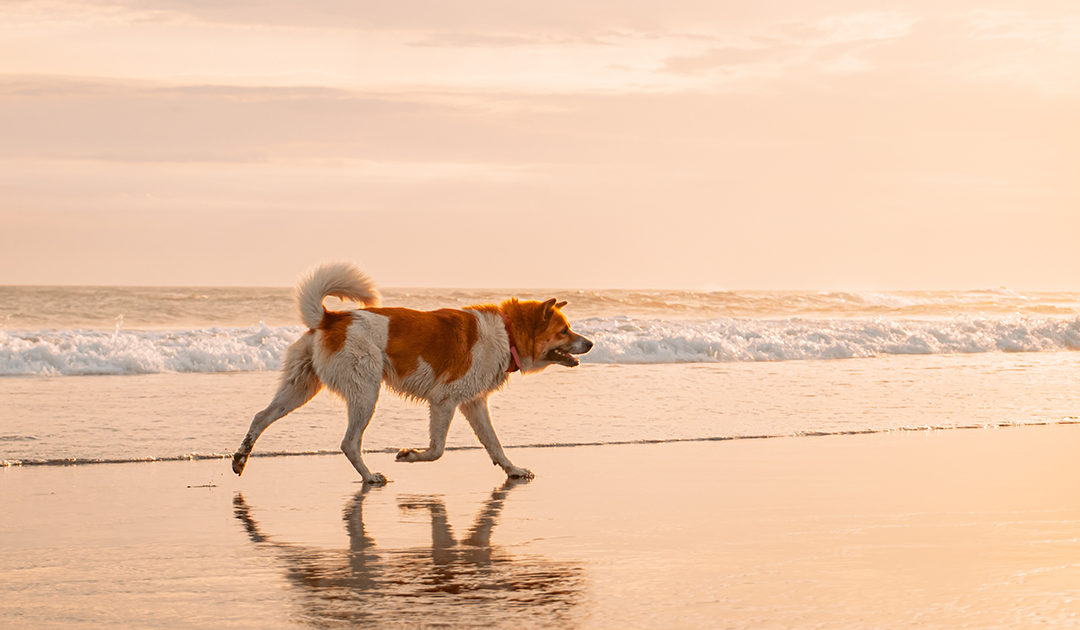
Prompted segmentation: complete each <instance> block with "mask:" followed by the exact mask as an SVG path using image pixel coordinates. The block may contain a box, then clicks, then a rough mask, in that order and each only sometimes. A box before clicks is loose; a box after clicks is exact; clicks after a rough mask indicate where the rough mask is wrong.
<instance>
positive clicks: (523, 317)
mask: <svg viewBox="0 0 1080 630" xmlns="http://www.w3.org/2000/svg"><path fill="white" fill-rule="evenodd" d="M469 308H476V307H469ZM499 310H501V311H502V312H503V313H505V314H506V316H507V318H509V320H510V324H511V327H512V328H513V330H514V345H516V346H517V349H518V352H520V353H522V354H527V355H528V356H529V357H530V358H531V359H532V360H533V361H535V360H537V359H538V358H539V357H540V356H541V355H542V354H543V353H544V352H546V351H547V350H548V349H549V348H551V347H553V346H556V345H559V344H560V343H562V342H563V341H565V339H564V338H561V337H562V335H561V333H562V331H563V329H565V328H566V327H567V321H566V316H565V315H563V314H562V312H561V311H560V310H559V309H558V308H555V309H553V310H550V311H549V308H548V303H547V302H537V301H535V300H526V301H521V300H518V299H516V298H511V299H509V300H506V301H504V302H503V303H502V304H501V305H499ZM548 313H550V318H549V317H548Z"/></svg>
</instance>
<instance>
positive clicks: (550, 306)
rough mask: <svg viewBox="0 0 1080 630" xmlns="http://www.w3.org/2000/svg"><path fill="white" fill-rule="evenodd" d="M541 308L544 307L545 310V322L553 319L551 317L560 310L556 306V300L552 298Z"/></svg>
mask: <svg viewBox="0 0 1080 630" xmlns="http://www.w3.org/2000/svg"><path fill="white" fill-rule="evenodd" d="M541 306H543V307H544V310H543V311H542V312H543V313H544V317H543V319H544V321H545V322H546V321H547V320H549V319H551V315H552V314H553V313H554V312H555V309H556V308H558V307H557V306H556V305H555V298H551V299H550V300H548V301H547V302H544V303H543V304H542V305H541Z"/></svg>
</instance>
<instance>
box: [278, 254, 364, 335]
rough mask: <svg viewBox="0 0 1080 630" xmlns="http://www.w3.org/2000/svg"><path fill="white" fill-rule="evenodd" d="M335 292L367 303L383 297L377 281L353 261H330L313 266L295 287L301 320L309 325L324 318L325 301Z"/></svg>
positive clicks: (310, 326)
mask: <svg viewBox="0 0 1080 630" xmlns="http://www.w3.org/2000/svg"><path fill="white" fill-rule="evenodd" d="M329 295H332V296H334V297H339V298H342V299H345V300H353V301H355V302H359V303H360V304H362V305H364V306H378V305H379V302H380V300H381V298H380V296H379V291H378V289H376V288H375V282H373V281H372V280H371V278H369V277H368V276H367V274H365V273H364V272H363V271H360V269H359V268H358V267H357V266H356V265H354V264H352V263H345V262H341V263H329V264H326V265H320V266H318V267H316V268H315V269H313V270H312V271H311V272H310V273H309V274H308V275H307V276H306V277H305V278H304V279H303V280H301V281H300V286H299V287H298V288H297V290H296V303H297V304H298V305H299V306H300V319H301V320H302V321H303V322H304V325H305V326H307V327H308V328H312V329H314V328H316V327H318V325H319V322H320V321H322V316H323V313H324V312H325V310H324V308H323V300H325V299H326V297H327V296H329Z"/></svg>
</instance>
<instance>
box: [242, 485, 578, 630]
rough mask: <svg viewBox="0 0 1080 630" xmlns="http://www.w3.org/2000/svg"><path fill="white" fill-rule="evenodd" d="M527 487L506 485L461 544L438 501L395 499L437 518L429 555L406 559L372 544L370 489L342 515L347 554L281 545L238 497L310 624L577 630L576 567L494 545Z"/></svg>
mask: <svg viewBox="0 0 1080 630" xmlns="http://www.w3.org/2000/svg"><path fill="white" fill-rule="evenodd" d="M522 483H525V482H521V481H514V480H507V482H506V483H505V484H503V485H502V486H501V487H499V488H496V489H495V490H494V491H492V493H491V496H490V497H489V498H488V499H487V500H486V501H485V502H484V505H483V506H482V507H481V509H480V511H479V512H478V513H477V515H476V517H475V519H474V522H473V525H472V527H471V528H470V529H469V531H468V534H467V535H466V536H465V538H463V539H461V540H458V539H456V538H455V537H454V535H453V530H452V529H451V526H450V522H449V519H448V518H447V512H446V505H445V503H444V502H443V500H442V499H441V498H440V497H437V496H424V497H410V498H399V499H398V506H399V508H401V509H403V510H407V511H411V510H421V511H426V512H427V513H428V514H429V515H430V518H431V546H430V547H419V548H409V549H382V548H380V547H378V546H377V545H376V544H375V541H374V539H373V538H372V537H371V536H369V535H368V532H367V531H366V529H365V526H364V510H363V508H364V501H365V500H370V499H368V497H369V491H370V490H371V487H370V486H366V485H365V487H364V489H363V490H361V491H359V492H357V493H356V494H355V495H354V496H353V497H352V499H351V500H350V501H349V502H348V503H347V504H346V506H345V513H344V520H345V528H346V530H347V531H348V534H349V548H348V549H347V550H338V551H334V550H326V549H322V548H316V547H308V546H303V545H297V544H292V543H285V542H278V541H277V540H275V539H274V538H273V537H271V536H269V535H268V534H266V533H265V532H263V530H262V528H261V527H260V526H259V523H258V521H256V520H255V517H254V516H252V509H251V507H250V506H248V504H247V502H246V501H245V500H244V497H243V495H242V494H240V493H237V494H236V496H235V497H234V498H233V506H234V514H235V516H236V518H237V519H238V520H239V521H240V522H241V523H242V524H243V526H244V529H245V530H246V531H247V534H248V537H249V538H250V539H251V541H252V542H253V543H255V544H256V545H258V546H259V547H260V548H262V549H267V550H272V551H273V553H274V554H275V556H276V557H277V558H278V559H279V560H280V562H281V564H282V566H283V569H284V573H285V577H286V578H287V580H288V582H289V583H290V584H292V586H293V587H294V588H295V592H296V594H297V596H298V601H299V604H300V608H301V612H300V617H301V618H302V621H303V622H304V623H305V624H308V625H316V626H326V625H349V626H354V625H368V624H370V625H375V626H379V627H395V626H399V625H400V626H409V627H416V626H427V625H443V624H450V625H456V624H461V623H468V624H469V625H488V623H491V624H495V625H499V626H502V625H506V624H507V623H508V622H512V623H513V625H520V626H522V627H533V626H538V625H542V626H551V625H560V626H561V625H567V624H569V625H573V624H572V621H571V613H572V609H573V608H574V606H575V605H576V604H577V602H578V600H579V599H580V595H581V591H582V588H583V584H584V576H583V570H582V568H581V567H580V566H578V565H575V564H572V563H567V562H555V561H551V560H548V559H546V558H543V557H538V556H535V555H525V554H521V555H516V556H515V555H511V554H510V553H508V552H507V550H506V549H504V548H502V547H499V546H492V544H491V533H492V530H493V529H494V528H495V526H496V525H497V524H498V522H499V517H500V515H501V513H502V508H503V504H504V503H505V501H506V498H507V496H508V495H509V494H510V493H511V492H512V490H513V489H514V488H515V487H517V486H519V485H521V484H522ZM560 622H563V623H560Z"/></svg>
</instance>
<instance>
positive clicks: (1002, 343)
mask: <svg viewBox="0 0 1080 630" xmlns="http://www.w3.org/2000/svg"><path fill="white" fill-rule="evenodd" d="M575 329H576V330H578V331H580V332H581V333H582V334H584V335H586V336H588V337H590V338H591V339H592V340H593V341H594V342H595V347H594V348H593V350H592V352H590V353H589V354H586V355H584V356H582V360H583V362H585V363H694V362H725V361H785V360H830V359H847V358H855V357H875V356H883V355H896V354H956V353H976V352H1055V351H1062V350H1080V318H1031V317H1020V316H1012V317H1003V318H977V317H962V318H953V319H933V320H898V319H886V318H874V319H834V320H814V319H801V318H789V319H776V320H762V319H727V318H724V319H711V320H686V321H671V320H663V319H644V318H632V317H623V316H619V317H594V318H588V319H584V320H580V321H577V322H576V323H575ZM302 330H303V329H302V328H300V327H297V326H285V327H268V326H265V325H260V326H253V327H241V328H200V329H188V330H178V331H124V330H116V331H109V332H106V331H96V330H48V331H5V330H0V375H2V376H26V375H41V376H62V375H86V374H150V373H158V372H246V371H260V370H275V369H277V368H278V367H279V366H280V364H281V357H282V355H283V353H284V350H285V348H287V347H288V345H289V344H291V343H292V342H293V341H294V340H295V339H296V338H297V337H298V336H299V335H300V333H301V332H302Z"/></svg>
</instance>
